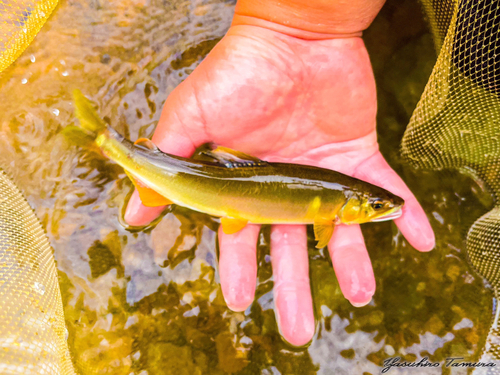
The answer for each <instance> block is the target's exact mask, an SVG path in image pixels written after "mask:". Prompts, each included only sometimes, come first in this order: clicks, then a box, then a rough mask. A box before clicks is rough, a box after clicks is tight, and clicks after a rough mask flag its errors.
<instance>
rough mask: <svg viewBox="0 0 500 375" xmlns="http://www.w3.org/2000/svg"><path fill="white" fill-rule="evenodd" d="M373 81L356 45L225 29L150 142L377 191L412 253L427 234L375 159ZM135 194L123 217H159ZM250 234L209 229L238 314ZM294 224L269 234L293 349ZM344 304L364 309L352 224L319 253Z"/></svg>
mask: <svg viewBox="0 0 500 375" xmlns="http://www.w3.org/2000/svg"><path fill="white" fill-rule="evenodd" d="M375 115H376V94H375V82H374V78H373V74H372V70H371V65H370V62H369V58H368V54H367V52H366V49H365V47H364V44H363V41H362V40H361V39H360V38H357V37H351V38H342V39H326V40H304V39H298V38H294V37H291V36H287V35H284V34H281V33H277V32H275V31H271V30H267V29H265V28H260V27H255V26H233V27H231V29H230V30H229V32H228V33H227V34H226V36H225V37H224V38H223V39H222V40H221V42H220V43H219V44H217V46H216V47H215V48H214V49H213V50H212V52H211V53H210V54H209V55H208V56H207V58H206V59H205V60H204V61H203V62H202V63H201V64H200V66H199V67H198V68H196V69H195V70H194V72H193V73H192V74H191V75H190V76H189V77H188V79H186V81H184V82H183V83H182V84H181V85H179V86H178V87H177V88H176V89H175V90H174V91H173V92H172V93H171V95H170V96H169V97H168V99H167V101H166V103H165V106H164V108H163V112H162V117H161V119H160V122H159V124H158V127H157V129H156V132H155V134H154V136H153V141H154V142H155V143H156V144H157V145H158V146H159V147H160V149H161V150H163V151H164V152H168V153H171V154H176V155H179V156H184V157H189V156H190V155H191V154H192V153H193V152H194V150H195V148H196V147H198V146H199V145H201V144H203V143H205V142H215V143H217V144H220V145H223V146H226V147H230V148H234V149H237V150H239V151H243V152H246V153H248V154H251V155H254V156H257V157H260V158H262V159H265V160H268V161H279V162H290V163H302V164H308V165H315V166H319V167H323V168H330V169H334V170H336V171H339V172H342V173H345V174H348V175H351V176H354V177H357V178H360V179H363V180H365V181H368V182H371V183H373V184H375V185H379V186H381V187H383V188H385V189H387V190H389V191H391V192H393V193H395V194H397V195H399V196H401V197H402V198H403V199H404V200H405V202H406V204H405V206H404V208H403V216H402V217H401V218H399V219H398V220H397V221H396V224H397V225H398V227H399V228H400V230H401V231H402V233H403V235H404V236H405V237H406V238H407V239H408V241H409V242H410V243H411V244H412V245H413V246H414V247H415V248H416V249H418V250H421V251H428V250H431V249H432V248H433V247H434V234H433V232H432V229H431V227H430V225H429V222H428V220H427V218H426V216H425V214H424V212H423V210H422V208H421V207H420V206H419V204H418V202H417V201H416V199H415V197H414V196H413V195H412V193H411V192H410V191H409V190H408V188H407V187H406V186H405V184H404V183H403V181H402V180H401V179H400V178H399V177H398V176H397V175H396V173H395V172H394V171H393V170H392V169H391V168H390V167H389V165H388V164H387V163H386V162H385V160H384V159H383V157H382V155H381V154H380V152H379V151H378V144H377V139H376V133H375ZM161 210H162V207H157V208H149V207H145V206H143V205H142V204H141V203H140V200H139V198H138V196H137V194H135V193H134V195H133V196H132V199H131V201H130V203H129V206H128V208H127V212H126V215H125V219H126V221H127V222H128V223H129V224H133V225H143V224H146V223H148V222H150V221H151V220H153V219H154V218H155V217H157V216H158V214H159V213H160V212H161ZM258 232H259V226H258V225H248V226H247V227H245V228H244V229H243V230H241V231H240V232H238V233H236V234H233V235H226V234H224V233H223V232H222V231H219V238H220V260H219V265H220V277H221V285H222V291H223V294H224V297H225V300H226V302H227V304H228V306H229V307H230V308H231V309H233V310H244V309H246V308H247V307H248V306H249V305H250V303H251V302H252V301H253V298H254V293H255V285H256V275H257V265H256V245H257V236H258ZM306 240H307V236H306V230H305V227H304V226H294V225H274V226H273V227H272V232H271V259H272V266H273V275H274V295H275V299H274V300H275V306H276V314H277V321H278V323H279V325H280V330H281V333H282V335H283V336H284V337H285V339H286V340H287V341H289V342H290V343H292V344H294V345H303V344H305V343H307V342H308V341H309V340H310V339H311V338H312V336H313V334H314V327H315V324H314V315H313V309H312V300H311V292H310V286H309V270H308V258H307V248H306ZM328 248H329V252H330V255H331V258H332V262H333V265H334V268H335V272H336V275H337V278H338V280H339V283H340V287H341V289H342V292H343V294H344V296H345V297H346V298H347V299H348V300H349V301H350V302H351V303H352V304H353V305H355V306H362V305H365V304H367V303H368V302H369V301H370V300H371V297H372V295H373V294H374V292H375V279H374V275H373V270H372V267H371V262H370V258H369V256H368V253H367V251H366V247H365V244H364V241H363V237H362V234H361V230H360V228H359V226H357V225H352V226H342V225H341V226H338V227H337V228H336V229H335V232H334V235H333V237H332V239H331V240H330V243H329V245H328Z"/></svg>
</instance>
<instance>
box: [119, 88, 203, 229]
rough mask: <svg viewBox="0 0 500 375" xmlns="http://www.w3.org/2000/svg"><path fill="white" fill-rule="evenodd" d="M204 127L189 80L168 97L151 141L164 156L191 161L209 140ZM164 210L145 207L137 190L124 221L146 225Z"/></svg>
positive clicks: (129, 203) (160, 207)
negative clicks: (186, 158) (175, 156)
mask: <svg viewBox="0 0 500 375" xmlns="http://www.w3.org/2000/svg"><path fill="white" fill-rule="evenodd" d="M185 124H189V126H186V125H185ZM203 124H204V122H203V121H202V116H201V111H200V108H199V106H198V104H197V101H196V96H195V93H194V88H193V87H192V86H191V84H190V80H189V78H188V79H187V80H186V81H184V82H183V83H181V84H180V85H179V86H177V88H176V89H175V90H173V91H172V93H171V94H170V95H169V96H168V98H167V100H166V102H165V105H164V106H163V110H162V114H161V117H160V121H159V122H158V125H157V127H156V130H155V133H154V135H153V137H152V141H153V143H155V144H156V145H157V146H158V148H159V149H160V150H162V151H163V152H166V153H169V154H172V155H177V156H182V157H189V156H191V155H192V154H193V153H194V151H195V149H196V147H198V146H199V145H201V144H203V143H205V142H208V140H209V139H208V137H206V136H205V132H204V131H203V129H204V125H203ZM166 198H168V197H166ZM165 207H166V206H158V207H146V206H144V205H143V204H142V202H141V199H140V198H139V194H138V192H137V190H136V191H134V193H133V194H132V197H131V198H130V200H129V202H128V204H127V209H126V210H125V215H124V219H125V222H127V223H128V224H129V225H133V226H142V225H146V224H149V223H150V222H151V221H152V220H154V219H156V218H157V217H158V216H159V215H160V214H161V212H162V211H163V209H164V208H165Z"/></svg>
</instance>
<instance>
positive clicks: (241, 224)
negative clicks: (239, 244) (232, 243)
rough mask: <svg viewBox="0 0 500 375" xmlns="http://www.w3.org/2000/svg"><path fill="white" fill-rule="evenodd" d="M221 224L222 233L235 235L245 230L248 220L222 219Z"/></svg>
mask: <svg viewBox="0 0 500 375" xmlns="http://www.w3.org/2000/svg"><path fill="white" fill-rule="evenodd" d="M220 223H221V225H222V231H223V232H224V233H225V234H233V233H236V232H239V231H240V230H242V229H243V228H245V227H246V225H247V224H248V220H243V219H234V218H230V217H223V218H221V219H220Z"/></svg>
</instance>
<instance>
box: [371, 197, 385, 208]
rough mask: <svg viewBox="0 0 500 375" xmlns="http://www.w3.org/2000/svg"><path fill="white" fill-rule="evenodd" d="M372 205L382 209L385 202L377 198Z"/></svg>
mask: <svg viewBox="0 0 500 375" xmlns="http://www.w3.org/2000/svg"><path fill="white" fill-rule="evenodd" d="M372 207H373V209H375V210H380V209H381V208H383V207H384V202H383V201H381V200H378V199H377V200H375V201H373V202H372Z"/></svg>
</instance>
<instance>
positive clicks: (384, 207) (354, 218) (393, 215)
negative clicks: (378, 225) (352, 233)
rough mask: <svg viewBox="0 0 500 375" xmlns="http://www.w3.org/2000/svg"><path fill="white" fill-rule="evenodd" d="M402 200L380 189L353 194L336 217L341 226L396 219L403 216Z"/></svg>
mask: <svg viewBox="0 0 500 375" xmlns="http://www.w3.org/2000/svg"><path fill="white" fill-rule="evenodd" d="M403 205H404V200H403V199H402V198H401V197H398V196H397V195H395V194H392V193H390V192H388V191H387V190H384V189H382V188H376V189H370V190H369V191H363V192H355V193H353V194H352V195H351V196H350V197H349V198H348V199H347V201H346V203H345V204H344V205H343V207H342V208H341V209H340V211H339V213H338V217H339V220H340V222H341V223H343V224H361V223H367V222H370V221H374V222H378V221H386V220H393V219H397V218H398V217H400V216H401V215H402V214H403V211H402V207H403Z"/></svg>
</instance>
